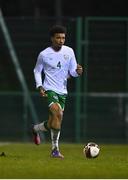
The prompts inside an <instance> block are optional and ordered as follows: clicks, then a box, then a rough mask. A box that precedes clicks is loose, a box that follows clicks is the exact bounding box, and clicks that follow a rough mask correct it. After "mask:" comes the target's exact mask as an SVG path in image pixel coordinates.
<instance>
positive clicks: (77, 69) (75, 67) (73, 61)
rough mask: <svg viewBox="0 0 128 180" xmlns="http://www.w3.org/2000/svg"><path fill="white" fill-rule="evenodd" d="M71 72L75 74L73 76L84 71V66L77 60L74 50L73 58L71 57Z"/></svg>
mask: <svg viewBox="0 0 128 180" xmlns="http://www.w3.org/2000/svg"><path fill="white" fill-rule="evenodd" d="M69 72H70V74H71V76H73V77H77V76H79V75H81V74H82V72H83V68H82V66H81V65H79V64H77V62H76V58H75V54H74V52H73V51H72V58H71V59H70V68H69Z"/></svg>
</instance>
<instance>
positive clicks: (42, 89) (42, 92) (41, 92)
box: [39, 87, 47, 97]
mask: <svg viewBox="0 0 128 180" xmlns="http://www.w3.org/2000/svg"><path fill="white" fill-rule="evenodd" d="M39 92H40V96H41V97H47V94H46V92H45V89H44V88H43V87H39Z"/></svg>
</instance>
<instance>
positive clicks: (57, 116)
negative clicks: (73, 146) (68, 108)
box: [50, 103, 64, 158]
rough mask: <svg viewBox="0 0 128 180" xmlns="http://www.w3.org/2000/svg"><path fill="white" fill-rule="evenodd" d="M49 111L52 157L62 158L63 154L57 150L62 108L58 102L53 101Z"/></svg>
mask: <svg viewBox="0 0 128 180" xmlns="http://www.w3.org/2000/svg"><path fill="white" fill-rule="evenodd" d="M50 113H51V124H50V130H51V141H52V153H51V155H52V157H59V158H63V157H64V156H63V155H62V154H61V153H60V152H59V143H58V142H59V138H60V130H61V123H62V109H61V107H60V105H59V104H58V103H53V104H52V105H51V106H50Z"/></svg>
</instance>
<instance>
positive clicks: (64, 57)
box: [34, 45, 78, 94]
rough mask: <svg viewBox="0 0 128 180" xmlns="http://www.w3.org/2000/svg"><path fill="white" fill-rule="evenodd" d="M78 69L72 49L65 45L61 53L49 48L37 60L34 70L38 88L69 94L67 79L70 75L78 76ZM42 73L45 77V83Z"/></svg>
mask: <svg viewBox="0 0 128 180" xmlns="http://www.w3.org/2000/svg"><path fill="white" fill-rule="evenodd" d="M76 68H77V62H76V58H75V54H74V51H73V49H72V48H70V47H68V46H64V45H63V46H62V47H61V49H60V50H59V51H55V50H54V49H53V48H52V47H48V48H46V49H44V50H43V51H41V52H40V54H39V56H38V58H37V62H36V66H35V68H34V77H35V81H36V87H37V88H38V87H39V86H43V88H44V89H45V90H46V91H47V90H52V91H55V92H56V93H58V94H67V78H68V77H69V75H71V76H73V77H77V76H78V74H77V72H76ZM42 71H43V73H44V75H45V77H44V81H43V83H42Z"/></svg>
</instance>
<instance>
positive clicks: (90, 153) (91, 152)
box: [83, 142, 100, 158]
mask: <svg viewBox="0 0 128 180" xmlns="http://www.w3.org/2000/svg"><path fill="white" fill-rule="evenodd" d="M83 153H84V155H85V156H86V157H87V158H96V157H98V156H99V153H100V147H99V146H98V144H96V143H95V142H89V143H87V144H86V145H85V146H84V149H83Z"/></svg>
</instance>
